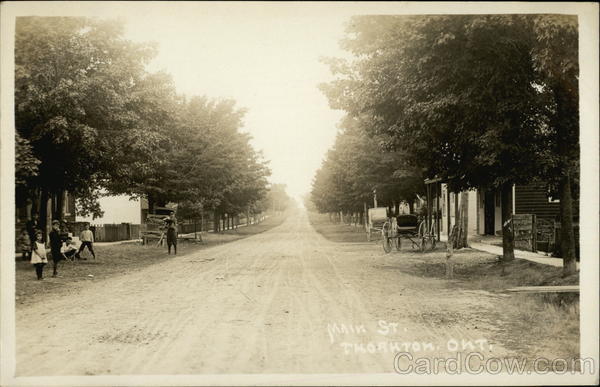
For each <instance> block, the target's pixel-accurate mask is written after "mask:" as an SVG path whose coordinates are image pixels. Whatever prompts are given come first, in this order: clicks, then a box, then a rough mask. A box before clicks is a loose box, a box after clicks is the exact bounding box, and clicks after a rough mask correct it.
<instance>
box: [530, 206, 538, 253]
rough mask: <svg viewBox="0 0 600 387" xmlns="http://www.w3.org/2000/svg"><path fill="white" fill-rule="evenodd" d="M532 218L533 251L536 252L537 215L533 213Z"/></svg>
mask: <svg viewBox="0 0 600 387" xmlns="http://www.w3.org/2000/svg"><path fill="white" fill-rule="evenodd" d="M531 216H532V218H533V219H532V220H531V227H532V230H531V251H533V252H534V253H535V252H536V251H537V217H536V216H535V214H532V215H531Z"/></svg>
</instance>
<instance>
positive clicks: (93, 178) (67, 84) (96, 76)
mask: <svg viewBox="0 0 600 387" xmlns="http://www.w3.org/2000/svg"><path fill="white" fill-rule="evenodd" d="M122 31H123V26H122V24H120V23H116V22H105V21H96V20H92V19H88V18H69V17H21V18H18V19H17V23H16V36H15V40H16V41H15V119H16V129H17V132H18V134H19V135H20V136H22V137H23V138H25V139H27V140H28V141H29V143H30V144H31V148H32V154H33V156H34V157H35V158H37V159H39V160H40V164H39V167H38V173H37V175H36V176H35V177H32V178H31V179H30V180H29V187H31V188H32V190H33V191H35V192H36V193H39V195H40V197H41V208H40V210H41V213H42V214H45V211H46V208H45V205H46V203H47V201H48V198H49V197H51V196H54V197H60V196H61V195H62V193H63V192H64V191H67V192H70V193H72V194H74V195H75V196H76V197H77V198H78V199H79V200H80V203H88V204H90V205H88V206H86V207H84V208H83V211H80V213H81V212H85V210H86V208H87V209H98V208H99V207H97V201H96V202H95V203H96V204H95V205H94V201H95V199H96V198H97V197H98V190H99V189H100V188H101V187H102V184H103V182H105V181H107V180H109V179H110V178H111V177H112V173H113V172H115V171H118V168H119V166H120V165H121V164H122V163H123V160H122V159H119V158H118V157H117V156H118V155H119V152H118V149H119V148H120V147H122V146H123V145H124V144H127V139H128V137H129V136H130V135H131V132H130V131H131V130H133V129H135V124H136V120H137V116H136V115H135V114H132V111H131V110H130V102H131V100H132V94H131V92H132V90H134V89H135V87H136V84H137V82H138V81H140V79H141V78H142V77H143V76H144V74H145V71H144V67H145V64H146V63H147V61H148V60H149V59H150V58H151V57H152V56H153V54H154V49H153V47H152V46H151V45H147V44H134V43H132V42H129V41H127V40H125V39H123V38H122ZM121 153H123V152H121ZM36 196H37V194H36ZM59 203H60V201H59ZM96 215H97V214H96ZM54 216H60V213H58V214H54ZM40 219H41V220H42V223H44V222H45V219H46V217H45V215H42V216H41V217H40Z"/></svg>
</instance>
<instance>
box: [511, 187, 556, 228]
mask: <svg viewBox="0 0 600 387" xmlns="http://www.w3.org/2000/svg"><path fill="white" fill-rule="evenodd" d="M515 213H516V214H535V215H536V217H538V218H541V219H547V220H554V219H556V218H557V217H558V216H559V214H560V203H559V202H558V201H556V202H551V201H549V200H548V194H547V191H546V189H545V188H544V187H543V186H541V185H535V184H529V185H518V186H516V187H515Z"/></svg>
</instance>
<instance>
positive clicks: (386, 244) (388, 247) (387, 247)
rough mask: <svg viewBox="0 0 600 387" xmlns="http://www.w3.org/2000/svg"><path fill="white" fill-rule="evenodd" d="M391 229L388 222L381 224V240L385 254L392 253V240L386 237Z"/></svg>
mask: <svg viewBox="0 0 600 387" xmlns="http://www.w3.org/2000/svg"><path fill="white" fill-rule="evenodd" d="M391 227H392V225H391V224H390V222H385V223H384V224H383V227H382V228H381V240H382V243H383V251H385V252H386V253H389V252H391V251H392V240H391V239H392V238H390V237H389V236H388V235H389V231H390V229H391Z"/></svg>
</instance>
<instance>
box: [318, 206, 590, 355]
mask: <svg viewBox="0 0 600 387" xmlns="http://www.w3.org/2000/svg"><path fill="white" fill-rule="evenodd" d="M309 220H310V222H311V224H312V225H313V227H314V228H315V229H316V231H317V232H319V233H320V234H322V235H323V236H324V237H325V238H327V239H328V240H330V241H333V242H365V241H366V238H365V235H364V231H363V229H362V228H361V229H360V232H357V231H356V228H354V227H352V226H348V225H343V224H334V223H331V222H330V221H329V218H328V216H327V215H322V214H316V213H309ZM373 249H376V250H378V251H381V252H382V253H383V249H382V247H381V244H380V243H379V242H378V241H375V242H373ZM386 257H388V258H390V259H391V260H392V261H393V264H386V265H385V266H384V267H385V269H384V270H399V271H401V272H402V273H407V274H410V275H413V276H416V277H422V278H424V279H426V278H431V279H438V280H440V279H441V280H445V273H446V266H445V262H446V251H445V244H444V243H441V244H440V245H438V247H437V248H436V249H435V250H433V251H428V252H425V253H421V252H418V251H416V250H413V249H411V248H410V245H409V243H403V248H402V250H401V251H399V252H396V251H394V252H392V253H390V254H389V255H386ZM452 260H453V262H454V279H452V280H448V281H446V284H445V285H446V286H447V288H449V289H454V290H456V291H457V292H460V291H476V292H477V291H481V292H484V293H482V296H483V295H484V294H486V293H485V292H492V293H499V292H502V291H504V290H505V289H508V288H512V287H516V286H538V285H577V284H579V275H578V274H575V275H572V276H569V277H565V278H563V277H562V268H560V267H554V266H550V265H543V264H539V263H535V262H531V261H527V260H523V259H515V261H513V262H511V263H508V264H505V263H503V262H501V261H500V260H499V259H498V257H497V256H495V255H492V254H489V253H486V252H482V251H478V250H474V249H461V250H457V251H455V252H454V255H453V257H452ZM487 294H489V293H487ZM500 295H503V297H499V298H498V305H497V309H494V310H493V311H492V312H491V314H492V315H493V316H492V315H489V316H487V317H488V318H490V319H491V320H495V321H497V324H498V325H499V327H498V331H497V333H496V334H497V335H498V337H497V338H498V340H499V341H500V342H502V343H504V345H505V346H507V347H508V348H510V349H512V350H514V351H516V352H517V353H519V354H520V355H522V356H525V357H527V358H530V359H533V358H536V357H539V356H544V357H548V356H549V355H550V354H551V355H552V356H554V358H561V359H562V358H564V359H575V358H577V357H578V356H579V338H580V336H579V335H580V334H579V295H578V294H574V293H546V294H500ZM488 313H489V312H488Z"/></svg>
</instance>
